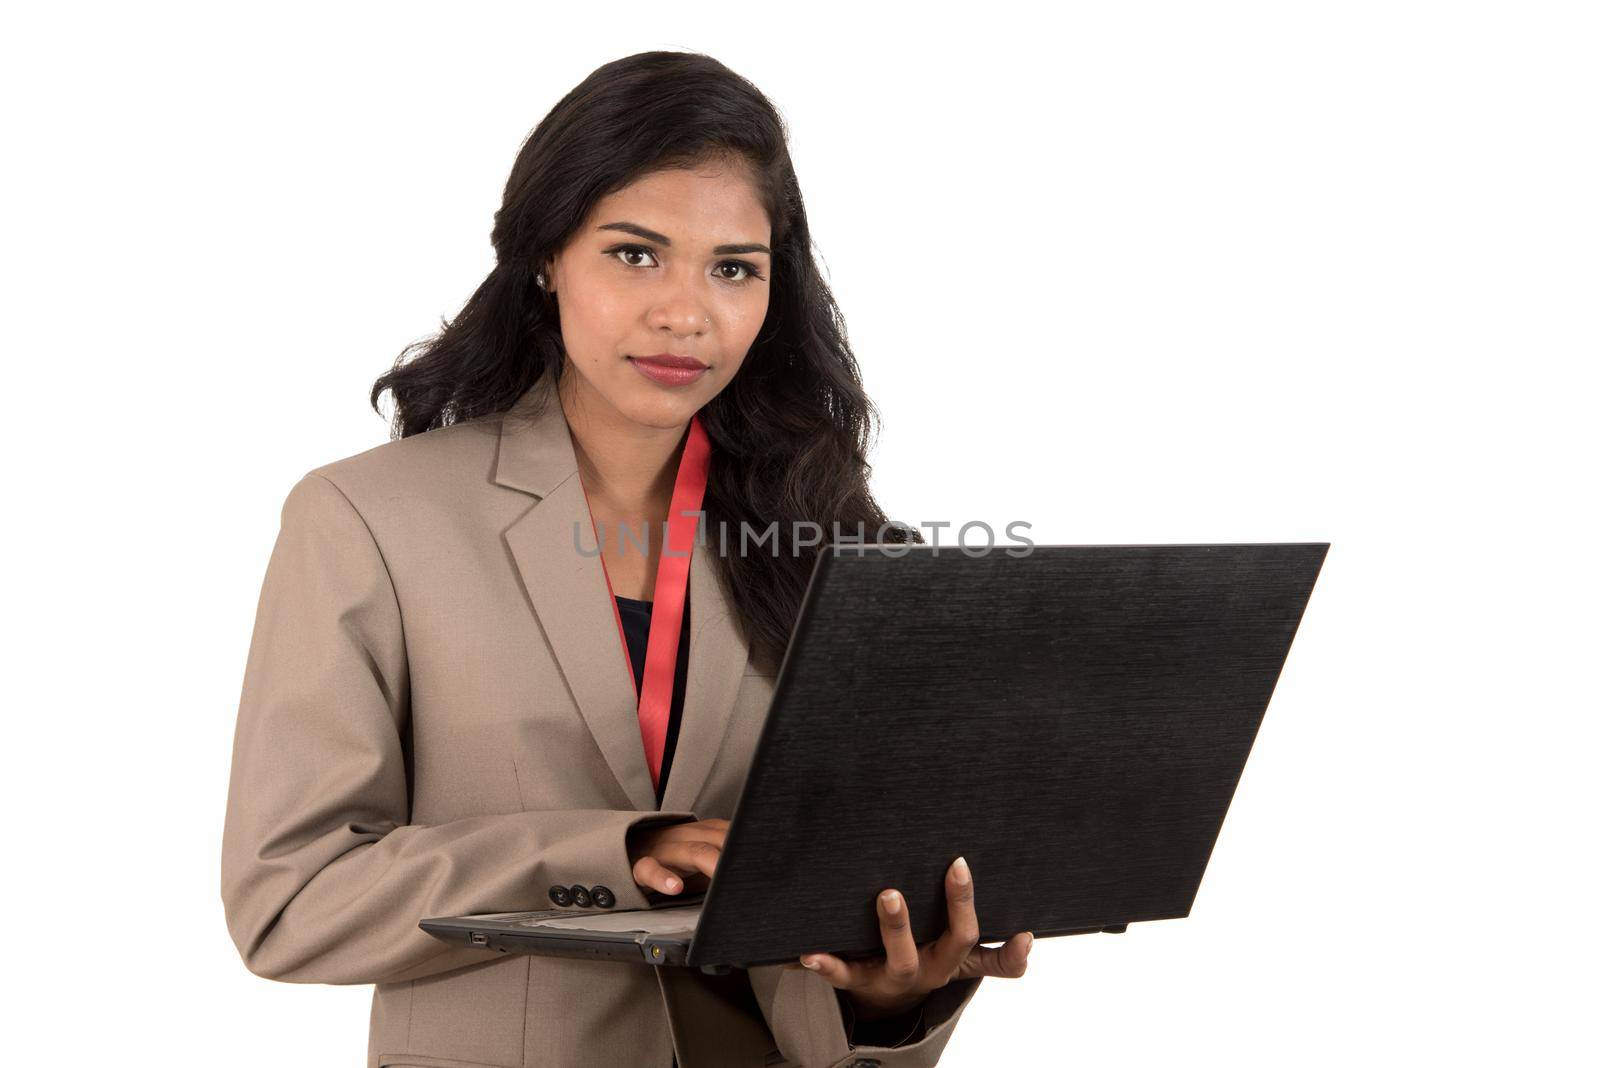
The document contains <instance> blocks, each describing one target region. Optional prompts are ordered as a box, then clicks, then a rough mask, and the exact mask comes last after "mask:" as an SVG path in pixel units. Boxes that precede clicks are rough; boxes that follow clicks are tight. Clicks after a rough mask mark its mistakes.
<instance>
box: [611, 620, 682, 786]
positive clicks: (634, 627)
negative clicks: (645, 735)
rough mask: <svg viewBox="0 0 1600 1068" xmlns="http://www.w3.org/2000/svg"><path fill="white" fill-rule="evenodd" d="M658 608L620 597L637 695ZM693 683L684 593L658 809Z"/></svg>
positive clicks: (662, 753) (642, 682) (663, 750)
mask: <svg viewBox="0 0 1600 1068" xmlns="http://www.w3.org/2000/svg"><path fill="white" fill-rule="evenodd" d="M654 608H655V605H654V603H653V602H651V601H638V600H635V599H634V598H632V597H618V598H617V611H618V613H619V614H621V616H622V631H623V633H624V634H626V635H627V637H628V658H629V659H630V660H632V661H633V685H634V694H635V696H639V695H640V692H641V691H642V690H643V689H644V657H645V649H646V647H647V646H648V644H649V642H650V616H651V612H652V610H653V609H654ZM688 682H689V598H688V592H687V591H685V593H684V602H683V627H682V629H681V630H680V631H679V632H678V667H677V670H676V674H675V678H674V679H673V684H672V715H671V718H670V719H669V720H668V721H667V741H666V745H665V746H664V747H663V749H662V752H661V782H660V785H658V786H657V787H656V807H657V808H660V807H661V798H662V797H663V796H664V795H665V793H666V790H667V774H668V772H670V771H671V770H672V751H673V750H674V749H676V748H677V745H678V723H679V721H680V720H682V719H683V693H684V689H685V687H686V686H687V685H688Z"/></svg>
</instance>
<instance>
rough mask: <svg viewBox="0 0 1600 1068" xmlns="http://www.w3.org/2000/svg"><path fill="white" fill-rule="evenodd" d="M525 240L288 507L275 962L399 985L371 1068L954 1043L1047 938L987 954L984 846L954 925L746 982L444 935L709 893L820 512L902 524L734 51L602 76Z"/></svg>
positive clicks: (538, 168)
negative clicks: (730, 55)
mask: <svg viewBox="0 0 1600 1068" xmlns="http://www.w3.org/2000/svg"><path fill="white" fill-rule="evenodd" d="M492 239H493V243H494V247H495V251H496V253H497V263H496V266H495V268H494V270H493V271H492V272H491V273H490V275H489V277H488V278H487V279H486V280H485V281H484V283H483V284H482V285H481V286H480V287H479V289H478V291H477V292H476V293H474V294H473V296H472V298H471V299H470V300H469V301H468V302H467V304H466V306H465V307H464V308H463V309H462V310H461V313H460V314H459V315H458V316H457V317H456V318H455V319H454V321H452V322H449V323H447V324H446V325H445V328H444V330H443V331H442V332H441V333H440V334H439V335H438V336H437V337H435V338H434V339H432V340H431V341H430V342H428V343H426V344H425V345H424V346H422V349H421V351H420V352H418V353H416V354H414V355H412V357H411V358H409V359H408V358H407V355H408V354H407V353H403V354H402V357H401V360H400V361H399V362H398V363H397V365H396V366H395V368H394V369H393V370H391V371H390V372H389V373H387V374H385V375H384V376H383V377H381V378H380V379H379V380H378V381H377V383H376V384H375V386H374V387H373V391H372V397H371V400H372V403H373V405H374V406H375V407H376V406H377V401H378V397H379V395H380V394H381V393H382V392H384V391H388V392H390V393H392V394H393V396H394V400H395V429H396V431H397V436H396V440H393V441H390V442H388V443H386V444H384V445H380V446H378V447H376V448H373V449H370V450H367V451H366V452H362V453H360V454H357V455H354V456H350V457H346V458H344V459H341V460H337V461H335V462H332V463H329V464H326V465H323V466H321V467H318V468H316V469H314V470H312V471H310V472H308V473H307V474H306V475H305V476H304V477H303V478H301V479H300V480H299V482H298V483H297V484H296V485H295V486H294V487H293V489H292V490H291V491H290V492H289V494H288V497H287V499H286V501H285V502H284V506H283V511H282V526H281V530H280V533H279V536H278V540H277V543H276V544H275V546H274V548H273V553H272V558H271V560H270V562H269V564H268V568H267V573H266V577H265V580H264V583H263V588H262V593H261V599H260V603H259V605H258V609H257V616H256V622H255V632H254V635H253V638H252V641H251V646H250V653H249V659H248V664H247V667H246V673H245V679H244V688H243V695H242V699H241V703H240V709H239V720H238V728H237V733H236V736H235V743H234V753H233V769H232V781H231V784H230V789H229V797H228V810H227V819H226V828H225V834H224V842H223V856H222V894H223V901H224V904H225V905H226V910H227V919H228V926H229V929H230V932H231V934H232V936H233V939H234V941H235V943H236V944H237V946H238V948H239V952H240V954H241V955H242V956H243V958H244V961H245V963H246V964H247V965H248V966H249V968H250V969H251V970H252V971H254V972H256V973H257V974H259V975H263V976H267V977H269V978H274V979H281V980H286V981H291V982H321V983H373V984H376V992H375V997H374V1002H373V1009H372V1018H371V1030H370V1048H369V1057H368V1064H369V1068H377V1066H380V1065H434V1066H455V1068H461V1066H466V1065H503V1066H511V1065H519V1066H520V1065H613V1064H615V1065H634V1064H637V1065H650V1066H659V1068H667V1066H668V1065H670V1064H673V1063H675V1057H677V1056H682V1058H683V1061H684V1063H685V1066H686V1068H692V1066H693V1065H695V1064H698V1063H700V1062H701V1060H702V1058H703V1057H704V1055H705V1050H706V1049H707V1047H708V1044H709V1048H710V1049H711V1051H712V1052H713V1053H714V1054H715V1060H716V1062H717V1063H751V1064H766V1065H772V1064H806V1065H832V1064H841V1063H859V1064H870V1063H880V1064H883V1065H908V1066H909V1065H928V1064H932V1063H934V1062H935V1061H936V1060H937V1059H938V1056H939V1053H940V1051H941V1050H942V1049H943V1047H944V1045H945V1043H946V1041H947V1040H948V1038H949V1035H950V1031H951V1029H952V1027H953V1026H954V1024H955V1022H956V1020H957V1018H958V1017H959V1016H960V1013H961V1011H962V1010H963V1008H964V1007H965V1005H966V1003H967V1001H968V1000H969V999H970V998H971V997H972V995H973V992H974V991H975V989H976V987H977V985H978V983H979V982H980V981H981V979H982V978H983V977H984V976H1008V977H1014V976H1018V975H1021V974H1022V972H1023V970H1024V966H1025V961H1026V957H1027V953H1028V949H1029V947H1030V945H1031V942H1032V938H1031V935H1028V934H1023V935H1019V936H1017V937H1015V938H1013V939H1011V940H1010V941H1008V942H1006V943H1005V944H1004V945H1003V946H1001V947H999V948H997V949H995V948H985V947H981V946H978V945H976V940H977V934H978V923H977V916H976V912H975V906H974V888H973V882H972V878H971V873H970V872H968V871H967V870H966V867H965V864H964V862H962V861H960V860H957V861H956V862H955V863H954V864H952V865H951V867H950V870H949V872H948V873H947V876H946V880H945V892H946V899H947V909H948V913H949V925H948V930H947V931H946V933H945V934H944V935H943V936H942V937H941V938H939V939H938V940H937V941H935V942H932V943H929V944H926V945H922V946H918V945H917V944H915V942H914V941H913V940H912V936H911V934H910V929H909V926H908V925H907V923H906V921H905V916H906V907H905V901H904V899H903V898H902V897H901V896H900V894H899V892H898V891H896V890H895V889H893V888H886V889H885V890H884V892H883V893H882V894H881V895H879V897H878V899H877V902H876V907H877V912H878V916H879V918H880V921H881V928H882V934H883V945H884V953H883V955H882V956H881V957H879V958H877V959H875V960H871V961H865V962H859V961H858V962H846V961H844V960H842V959H840V958H837V957H834V956H832V955H829V954H819V955H817V956H816V957H815V958H814V959H810V958H808V959H807V960H805V961H803V962H799V961H797V962H794V963H792V964H788V965H774V966H769V967H758V968H753V969H750V970H749V971H735V972H734V973H732V978H731V979H730V980H728V981H725V982H721V983H720V985H719V984H718V981H716V980H713V979H711V978H710V977H705V976H701V975H700V974H699V973H698V972H697V971H695V970H692V969H656V968H651V967H649V966H647V965H643V964H641V965H639V966H630V965H624V964H617V963H612V962H602V961H592V962H591V961H582V960H570V959H562V958H551V957H538V956H520V955H513V956H506V955H501V954H497V953H492V952H490V951H487V950H479V949H469V948H452V947H446V946H445V945H444V944H442V943H440V942H438V941H435V940H434V939H433V938H431V937H430V936H429V935H427V934H425V933H423V932H422V931H420V930H419V929H418V927H417V923H418V921H419V920H420V919H422V918H424V917H427V916H440V915H463V914H470V913H483V912H511V911H521V910H529V909H537V908H550V907H552V905H551V902H555V904H556V905H558V906H563V907H569V908H574V909H607V908H643V907H648V906H649V905H651V904H654V903H658V902H661V901H668V900H670V899H671V898H672V897H674V896H675V895H680V894H683V893H685V892H686V891H693V890H700V889H703V888H704V887H705V885H706V882H707V880H708V879H709V877H710V876H711V875H712V873H713V872H714V871H715V869H716V863H717V858H718V855H719V852H720V848H721V844H722V841H723V837H724V834H725V833H726V829H727V826H728V818H729V817H730V816H732V814H733V808H734V805H735V803H736V801H737V798H738V791H739V788H740V786H741V784H742V782H743V777H744V773H745V770H746V769H747V767H748V764H749V761H750V759H751V757H752V755H753V752H754V749H755V744H756V740H757V737H758V734H759V730H760V726H761V722H762V719H763V716H764V713H765V710H766V706H767V703H768V701H769V700H770V698H771V695H772V687H773V682H774V679H773V675H774V673H775V671H776V668H777V665H778V663H779V661H780V660H781V657H782V655H783V651H784V648H785V645H786V643H787V640H788V636H789V631H790V627H791V626H792V624H793V622H794V619H795V616H796V614H797V612H798V609H799V603H800V599H801V596H802V594H803V592H804V588H805V583H806V579H807V577H808V575H809V574H810V571H811V567H812V564H813V562H814V555H813V554H814V553H815V552H816V551H817V550H816V549H815V548H811V549H809V550H805V551H797V550H796V548H795V544H796V541H797V535H799V534H801V533H804V531H803V530H800V531H797V530H796V528H795V524H796V523H797V522H798V521H801V520H809V521H811V522H814V523H817V524H819V525H820V526H821V527H822V528H823V530H825V531H829V532H831V531H833V530H835V529H836V528H835V526H834V525H835V524H837V529H838V530H840V531H842V532H843V533H844V534H845V535H847V536H848V535H857V534H859V533H860V531H861V529H862V528H864V529H865V530H866V531H868V532H870V536H878V532H879V531H880V530H882V528H884V526H885V517H884V515H883V513H882V512H881V510H880V509H879V507H878V505H877V504H876V503H875V501H874V500H873V497H872V495H871V493H870V492H869V490H868V488H867V479H866V475H867V472H868V470H869V467H868V465H867V463H866V460H865V453H866V448H867V445H868V442H869V440H870V433H871V429H872V425H873V420H874V411H873V408H872V406H871V404H870V402H869V401H868V399H867V398H866V396H865V395H864V394H863V392H862V388H861V382H860V378H859V375H858V372H857V368H856V364H855V360H854V357H853V355H852V354H851V352H850V349H849V347H848V345H847V344H846V341H845V338H844V332H843V329H842V325H841V322H840V319H839V317H838V315H837V311H836V309H835V307H834V304H833V301H832V298H831V296H830V294H829V292H828V289H827V287H826V286H825V285H824V283H823V281H822V279H821V277H820V274H819V272H818V270H817V267H816V264H815V262H814V261H813V258H812V254H811V247H810V234H809V230H808V228H807V222H806V215H805V209H804V206H803V204H802V201H801V197H800V193H799V189H798V186H797V184H796V180H795V175H794V170H793V167H792V165H791V164H790V161H789V156H788V152H787V149H786V145H785V132H784V128H783V125H782V122H781V120H780V119H779V117H778V115H777V113H776V111H775V110H774V109H773V107H772V106H771V104H770V103H769V102H768V101H767V100H766V99H765V98H764V97H763V96H762V94H761V93H760V92H759V91H757V90H756V88H755V87H754V86H752V85H751V84H750V83H749V82H747V81H745V80H744V79H743V78H740V77H739V76H737V75H735V74H734V73H733V72H732V71H730V70H728V69H727V68H726V67H724V66H723V65H721V64H720V63H717V62H716V61H714V60H712V59H710V58H708V57H705V56H701V55H696V54H682V53H670V52H649V53H644V54H640V55H636V56H630V57H628V58H626V59H622V60H618V61H616V62H614V63H610V64H607V65H606V66H604V67H601V68H600V69H598V70H597V71H595V72H594V73H593V74H592V75H590V76H589V77H588V78H587V79H586V80H585V81H584V82H583V83H582V84H581V85H579V86H578V87H577V88H575V89H574V90H573V91H572V92H571V93H569V94H568V95H567V96H566V97H565V98H564V99H563V100H562V101H561V102H560V103H559V104H558V105H557V106H556V107H555V109H554V110H553V111H552V112H551V113H550V114H549V116H548V117H546V119H545V120H544V121H543V122H542V123H541V124H540V125H539V126H538V128H537V129H536V130H535V131H534V132H533V134H532V136H531V137H530V138H529V139H528V141H527V142H526V144H525V145H524V146H523V148H522V150H521V152H520V154H519V156H518V158H517V161H516V164H515V167H514V168H513V170H512V173H511V177H510V180H509V182H508V183H507V185H506V189H505V197H504V202H503V204H502V206H501V209H500V210H499V211H498V212H497V213H496V215H495V227H494V232H493V237H492ZM408 353H409V350H408ZM686 511H687V512H690V513H694V512H696V511H698V512H699V513H700V516H699V518H698V519H696V518H695V517H694V515H693V514H691V515H690V516H688V517H681V516H682V513H683V512H686ZM671 514H678V515H680V518H678V519H672V518H671ZM669 520H670V522H669ZM696 523H699V524H703V527H697V526H696V525H695V524H696ZM774 523H775V524H776V531H777V537H778V539H779V542H778V545H777V547H776V549H775V548H774V546H773V545H772V544H771V543H770V542H768V543H765V544H763V545H761V546H760V547H759V548H756V549H751V550H748V551H745V552H740V551H738V547H739V532H740V529H741V524H748V525H749V529H751V530H752V531H753V533H754V534H756V535H760V534H763V533H764V532H766V531H768V530H769V528H770V527H772V525H773V524H774ZM719 530H726V531H727V532H728V536H727V538H726V541H725V543H724V542H723V539H721V538H719V537H718V536H717V532H718V531H719ZM664 531H665V532H666V533H667V534H668V536H669V537H670V538H671V539H672V541H671V552H668V553H665V554H664V553H663V552H662V542H663V537H662V533H663V532H664ZM646 535H653V536H646ZM697 535H698V537H697ZM904 535H905V532H904V530H903V529H897V528H894V527H890V528H889V534H888V536H889V537H896V536H900V537H903V536H904ZM912 536H914V535H912ZM690 538H695V540H694V541H693V542H691V541H690V540H689V539H690ZM641 543H643V544H644V545H646V546H647V549H646V550H641V548H640V546H641ZM597 544H598V546H599V549H600V552H599V554H598V555H596V554H595V553H594V549H595V547H596V545H597ZM691 544H692V551H689V552H688V553H687V558H684V554H683V553H682V551H681V550H683V549H684V548H687V547H689V546H690V545H691ZM723 544H726V546H727V550H726V551H722V545H723ZM730 984H731V985H730ZM713 987H716V988H715V989H713Z"/></svg>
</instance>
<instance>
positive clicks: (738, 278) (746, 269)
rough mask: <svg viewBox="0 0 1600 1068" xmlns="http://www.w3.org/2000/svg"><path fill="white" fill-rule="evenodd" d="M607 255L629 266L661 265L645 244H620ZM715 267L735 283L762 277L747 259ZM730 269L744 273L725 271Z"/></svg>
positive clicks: (610, 249)
mask: <svg viewBox="0 0 1600 1068" xmlns="http://www.w3.org/2000/svg"><path fill="white" fill-rule="evenodd" d="M606 255H608V256H616V257H617V258H618V262H620V263H622V264H624V265H626V266H628V267H655V266H660V265H659V264H658V263H656V262H655V258H656V254H655V252H654V251H652V250H651V249H648V248H645V247H644V246H643V245H618V246H616V247H615V248H609V249H606ZM633 256H643V257H648V258H649V262H640V261H638V260H634V259H630V258H629V257H633ZM714 269H715V270H716V271H717V273H718V276H719V277H720V278H721V279H722V280H723V281H724V282H731V283H733V284H734V285H743V284H744V283H746V282H751V281H754V280H755V279H757V278H760V277H762V274H761V272H760V271H759V270H757V269H756V265H755V264H753V263H749V262H747V261H745V260H724V261H723V262H721V263H719V264H717V266H716V267H715V268H714ZM728 271H733V272H742V273H734V274H727V273H724V272H728Z"/></svg>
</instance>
